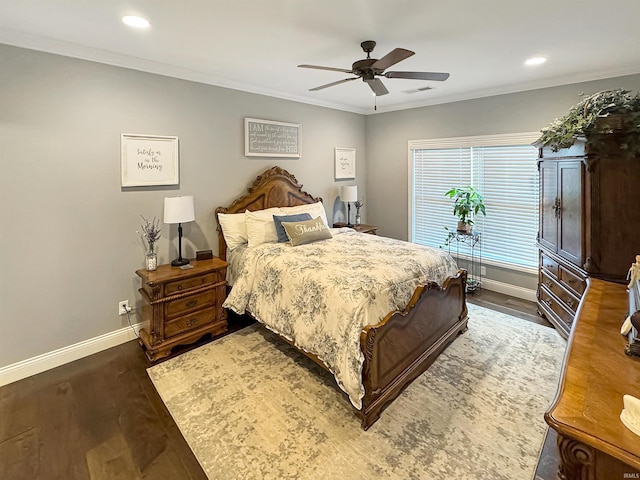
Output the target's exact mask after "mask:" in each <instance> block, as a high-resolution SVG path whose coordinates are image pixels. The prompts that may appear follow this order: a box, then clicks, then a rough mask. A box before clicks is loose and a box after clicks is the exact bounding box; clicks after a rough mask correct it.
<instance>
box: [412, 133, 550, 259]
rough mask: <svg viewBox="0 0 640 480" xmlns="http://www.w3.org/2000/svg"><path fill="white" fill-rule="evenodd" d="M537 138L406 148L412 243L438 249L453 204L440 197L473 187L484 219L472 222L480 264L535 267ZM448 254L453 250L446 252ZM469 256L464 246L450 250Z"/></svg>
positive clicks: (450, 220)
mask: <svg viewBox="0 0 640 480" xmlns="http://www.w3.org/2000/svg"><path fill="white" fill-rule="evenodd" d="M538 137H539V134H538V133H525V134H515V135H490V136H482V137H463V138H451V139H439V140H428V141H414V142H409V153H410V155H409V157H410V162H411V166H410V172H411V179H410V183H411V188H410V198H409V202H410V206H409V207H410V208H409V212H410V222H409V224H410V227H409V228H410V232H409V238H410V239H411V241H412V242H415V243H418V244H422V245H429V246H434V247H438V246H444V245H445V241H446V238H447V231H446V229H445V227H447V228H449V229H451V230H455V228H456V224H457V219H456V217H454V216H453V214H452V209H453V203H452V200H451V199H449V198H448V197H445V196H444V194H445V192H447V191H448V190H449V189H451V188H453V187H465V186H468V185H471V186H473V187H475V188H476V189H477V190H478V191H479V192H480V193H481V194H482V195H483V196H484V203H485V206H486V210H487V215H486V217H483V216H482V215H480V216H479V217H476V218H475V225H474V231H476V232H478V233H480V234H481V244H482V245H481V248H482V257H483V262H489V263H494V264H497V265H504V266H516V267H530V268H533V267H536V266H537V263H538V258H537V249H536V247H535V243H536V235H537V231H538V170H537V149H536V148H535V147H533V146H532V145H531V142H533V141H534V140H535V139H537V138H538ZM452 248H453V247H452ZM456 248H459V252H460V254H463V255H464V254H469V253H470V252H469V251H468V248H467V247H466V245H464V244H462V245H456Z"/></svg>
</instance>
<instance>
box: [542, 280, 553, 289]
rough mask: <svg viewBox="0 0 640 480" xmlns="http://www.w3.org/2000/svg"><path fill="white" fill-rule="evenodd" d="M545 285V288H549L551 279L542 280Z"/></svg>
mask: <svg viewBox="0 0 640 480" xmlns="http://www.w3.org/2000/svg"><path fill="white" fill-rule="evenodd" d="M542 283H544V284H545V285H546V287H547V288H551V280H545V281H544V282H542Z"/></svg>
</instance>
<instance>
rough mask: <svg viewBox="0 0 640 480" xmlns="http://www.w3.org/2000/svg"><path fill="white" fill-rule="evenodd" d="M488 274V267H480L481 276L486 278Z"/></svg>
mask: <svg viewBox="0 0 640 480" xmlns="http://www.w3.org/2000/svg"><path fill="white" fill-rule="evenodd" d="M486 274H487V267H480V275H482V276H485V275H486Z"/></svg>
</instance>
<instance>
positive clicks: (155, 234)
mask: <svg viewBox="0 0 640 480" xmlns="http://www.w3.org/2000/svg"><path fill="white" fill-rule="evenodd" d="M140 217H141V218H142V225H141V228H142V233H140V232H136V233H140V236H141V237H142V241H143V243H145V245H146V247H147V252H149V253H153V251H154V250H153V249H154V247H155V244H156V242H157V241H158V240H160V220H159V219H158V220H156V217H153V220H152V221H151V222H150V221H149V220H147V219H146V218H144V217H143V216H142V215H140Z"/></svg>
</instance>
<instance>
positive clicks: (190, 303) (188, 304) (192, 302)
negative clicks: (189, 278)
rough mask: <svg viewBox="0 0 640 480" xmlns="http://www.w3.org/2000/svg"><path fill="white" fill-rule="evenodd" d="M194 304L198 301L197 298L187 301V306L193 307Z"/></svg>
mask: <svg viewBox="0 0 640 480" xmlns="http://www.w3.org/2000/svg"><path fill="white" fill-rule="evenodd" d="M196 305H198V301H197V300H191V301H189V302H187V307H189V308H193V307H195V306H196Z"/></svg>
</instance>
